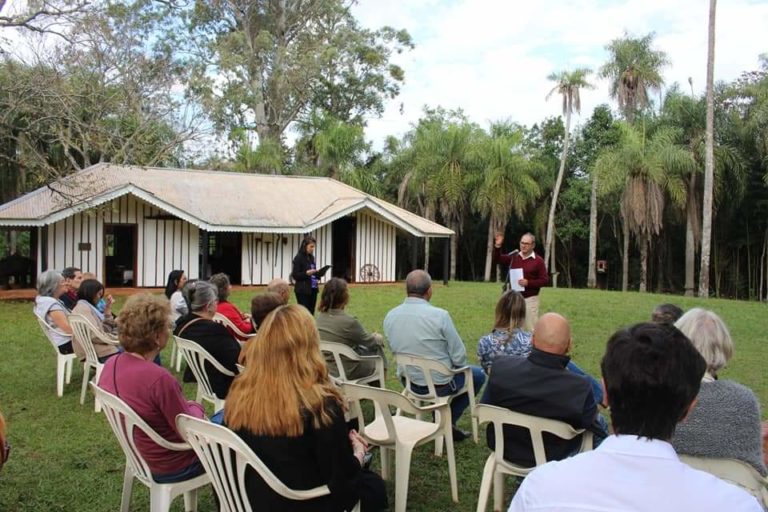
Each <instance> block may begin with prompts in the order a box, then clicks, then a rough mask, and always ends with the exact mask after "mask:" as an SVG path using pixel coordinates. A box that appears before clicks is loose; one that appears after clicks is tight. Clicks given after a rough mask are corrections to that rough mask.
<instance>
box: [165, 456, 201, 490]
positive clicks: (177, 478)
mask: <svg viewBox="0 0 768 512" xmlns="http://www.w3.org/2000/svg"><path fill="white" fill-rule="evenodd" d="M203 473H205V468H204V467H203V465H202V464H201V463H200V461H199V460H196V461H195V462H193V463H192V464H190V465H189V466H187V467H185V468H183V469H180V470H179V471H176V472H175V473H166V474H164V475H156V474H154V473H153V474H152V479H153V480H154V481H155V482H157V483H159V484H172V483H174V482H183V481H184V480H189V479H190V478H194V477H196V476H199V475H202V474H203Z"/></svg>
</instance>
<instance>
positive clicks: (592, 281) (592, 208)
mask: <svg viewBox="0 0 768 512" xmlns="http://www.w3.org/2000/svg"><path fill="white" fill-rule="evenodd" d="M596 260H597V173H596V172H592V193H591V194H590V197H589V270H588V271H587V287H588V288H596V287H597V269H596V268H595V267H596V264H597V261H596Z"/></svg>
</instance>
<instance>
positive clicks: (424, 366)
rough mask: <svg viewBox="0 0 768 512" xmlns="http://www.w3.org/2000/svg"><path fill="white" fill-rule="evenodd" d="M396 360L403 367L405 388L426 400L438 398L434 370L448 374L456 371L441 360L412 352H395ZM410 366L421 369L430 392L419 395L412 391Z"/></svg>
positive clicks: (450, 374)
mask: <svg viewBox="0 0 768 512" xmlns="http://www.w3.org/2000/svg"><path fill="white" fill-rule="evenodd" d="M395 362H396V363H397V365H398V366H402V367H403V372H402V375H403V377H405V389H407V390H409V392H410V393H411V394H413V395H414V396H418V397H419V398H424V399H426V400H434V399H436V398H437V391H436V390H435V381H434V378H433V377H434V376H433V372H435V373H440V374H442V375H448V376H452V375H453V373H454V372H452V371H451V369H450V368H448V367H447V366H445V365H444V364H443V363H441V362H439V361H435V360H433V359H427V358H425V357H420V356H414V355H412V354H404V353H401V352H400V353H397V354H395ZM409 367H410V368H415V369H417V370H419V371H420V372H421V373H422V374H423V375H424V380H426V382H427V386H426V387H427V389H428V390H429V393H428V394H426V395H417V394H416V393H413V392H412V391H411V377H410V373H409V371H408V368H409ZM451 378H452V377H451Z"/></svg>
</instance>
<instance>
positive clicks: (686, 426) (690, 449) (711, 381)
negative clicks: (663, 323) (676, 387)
mask: <svg viewBox="0 0 768 512" xmlns="http://www.w3.org/2000/svg"><path fill="white" fill-rule="evenodd" d="M675 327H677V328H678V329H680V331H682V333H683V334H685V335H686V336H687V337H688V339H690V340H691V342H693V345H694V346H695V347H696V349H697V350H698V351H699V353H700V354H701V355H702V356H703V357H704V359H705V360H706V362H707V372H706V373H705V374H704V378H703V379H702V380H701V389H700V390H699V395H698V397H697V401H696V404H695V405H694V406H693V410H692V411H691V412H690V413H689V414H688V417H687V418H686V419H685V420H683V421H682V422H680V423H678V425H677V429H676V430H675V435H674V437H672V445H673V446H674V447H675V450H677V452H678V453H681V454H685V455H695V456H699V457H710V458H727V459H738V460H742V461H744V462H746V463H748V464H750V465H751V466H753V467H754V468H755V469H756V470H757V471H759V472H760V474H761V475H765V474H766V468H765V465H764V464H763V453H762V442H761V431H760V405H759V404H758V401H757V398H756V397H755V394H754V393H753V392H752V391H751V390H750V389H749V388H747V387H745V386H742V385H741V384H738V383H736V382H734V381H732V380H718V378H717V373H718V372H719V371H720V370H721V369H723V368H724V367H725V366H726V365H727V364H728V361H729V360H730V359H731V356H732V355H733V341H732V340H731V335H730V333H729V332H728V328H727V327H726V326H725V324H724V323H723V321H722V320H721V319H720V317H719V316H717V315H716V314H715V313H713V312H712V311H707V310H704V309H701V308H694V309H691V310H690V311H688V312H687V313H685V314H684V315H683V316H682V317H681V318H680V319H679V320H678V321H677V322H676V323H675Z"/></svg>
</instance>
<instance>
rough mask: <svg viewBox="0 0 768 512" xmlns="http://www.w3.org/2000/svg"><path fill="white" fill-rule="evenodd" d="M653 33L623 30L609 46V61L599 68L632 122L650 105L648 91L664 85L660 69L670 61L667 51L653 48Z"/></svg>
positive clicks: (624, 112)
mask: <svg viewBox="0 0 768 512" xmlns="http://www.w3.org/2000/svg"><path fill="white" fill-rule="evenodd" d="M653 38H654V34H653V33H650V34H648V35H646V36H645V37H641V38H634V37H631V36H629V35H628V34H624V37H623V38H621V39H614V40H613V41H611V43H610V44H609V45H608V46H606V50H608V53H609V54H610V57H609V59H608V62H606V63H605V64H604V65H603V66H602V67H601V68H600V76H601V77H602V78H608V79H609V80H610V81H611V85H610V94H611V97H612V98H614V99H616V101H617V102H618V104H619V110H621V112H622V114H623V115H624V119H626V120H627V122H629V123H630V124H631V123H633V122H634V120H635V117H636V115H637V114H639V113H642V112H643V110H645V108H646V107H647V106H648V103H649V99H648V96H649V93H650V92H651V91H659V90H660V89H661V86H662V85H664V79H663V78H662V77H661V69H662V68H663V67H664V66H666V65H667V64H669V59H668V58H667V54H666V53H664V52H663V51H661V50H654V49H653V48H651V46H652V45H653Z"/></svg>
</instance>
